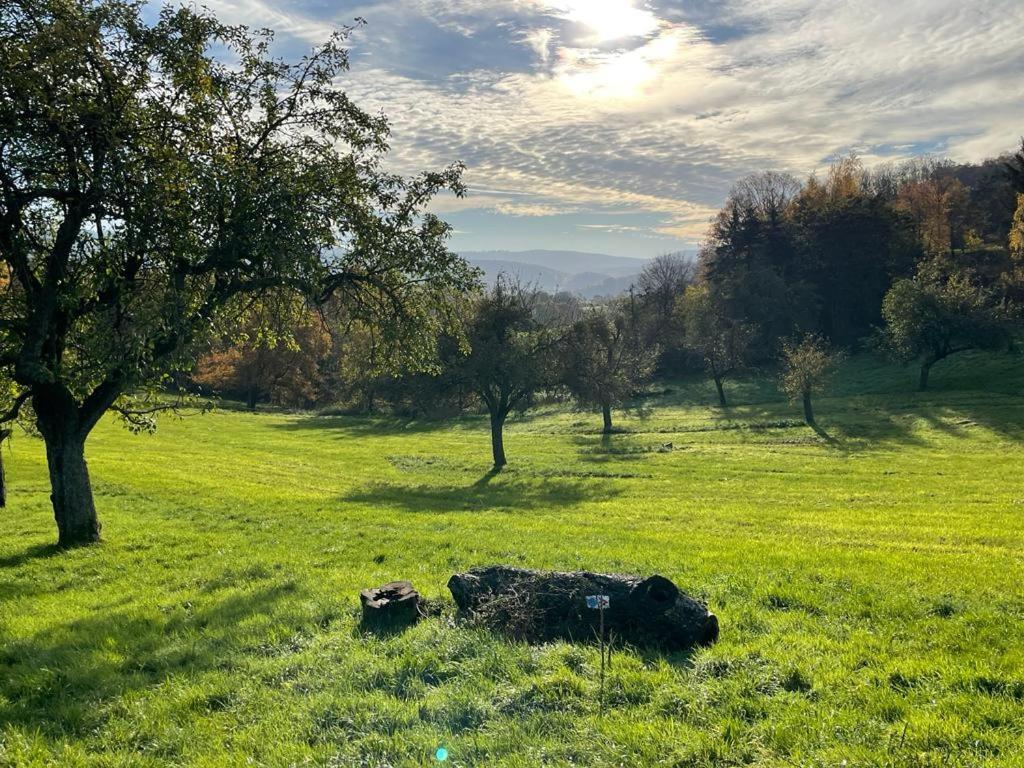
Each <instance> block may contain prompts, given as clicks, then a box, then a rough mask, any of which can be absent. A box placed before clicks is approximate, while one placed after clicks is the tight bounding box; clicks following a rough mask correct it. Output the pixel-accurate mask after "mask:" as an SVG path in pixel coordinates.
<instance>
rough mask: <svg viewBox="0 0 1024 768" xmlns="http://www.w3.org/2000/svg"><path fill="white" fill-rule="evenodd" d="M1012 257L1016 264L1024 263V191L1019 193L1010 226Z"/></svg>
mask: <svg viewBox="0 0 1024 768" xmlns="http://www.w3.org/2000/svg"><path fill="white" fill-rule="evenodd" d="M1010 258H1011V259H1012V261H1013V263H1014V264H1016V265H1024V192H1021V193H1020V194H1019V195H1017V211H1016V213H1014V214H1013V224H1011V226H1010Z"/></svg>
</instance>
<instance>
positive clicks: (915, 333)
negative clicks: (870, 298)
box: [882, 261, 1009, 392]
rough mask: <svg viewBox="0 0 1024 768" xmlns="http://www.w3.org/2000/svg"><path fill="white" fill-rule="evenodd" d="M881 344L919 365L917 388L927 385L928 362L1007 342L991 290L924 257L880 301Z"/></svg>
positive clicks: (1006, 332)
mask: <svg viewBox="0 0 1024 768" xmlns="http://www.w3.org/2000/svg"><path fill="white" fill-rule="evenodd" d="M882 316H883V317H884V318H885V327H884V329H883V332H882V345H883V347H884V348H885V349H887V350H888V351H889V352H890V353H891V354H892V355H893V356H894V357H896V358H897V359H900V360H903V361H910V360H916V361H917V362H918V364H919V365H920V373H919V377H918V389H919V390H920V391H922V392H923V391H925V390H926V389H928V382H929V377H930V374H931V370H932V366H934V365H935V364H936V363H938V362H940V361H941V360H945V359H946V358H947V357H950V356H951V355H955V354H958V353H960V352H966V351H968V350H971V349H994V348H997V347H999V346H1002V345H1005V344H1006V343H1007V342H1008V341H1009V334H1008V330H1007V327H1006V324H1005V322H1004V319H1003V318H1002V317H1001V316H1000V312H999V307H998V305H997V302H996V296H995V295H994V294H993V292H992V291H991V290H989V289H987V288H985V287H984V286H982V285H980V284H979V283H978V282H977V281H976V280H973V279H972V277H971V275H970V274H968V273H966V272H963V271H954V272H947V271H946V270H945V269H944V268H943V266H942V265H941V264H939V263H936V262H932V261H928V262H923V263H922V264H921V265H920V267H919V268H918V274H917V275H916V276H915V277H914V278H913V279H903V280H897V281H896V282H895V283H894V284H893V286H892V288H891V289H890V290H889V292H888V293H887V294H886V296H885V300H884V301H883V302H882Z"/></svg>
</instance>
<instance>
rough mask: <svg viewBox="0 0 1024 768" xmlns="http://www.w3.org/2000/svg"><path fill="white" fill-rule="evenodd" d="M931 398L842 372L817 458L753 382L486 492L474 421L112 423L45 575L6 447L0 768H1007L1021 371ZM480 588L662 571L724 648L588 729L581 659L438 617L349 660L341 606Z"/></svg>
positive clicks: (634, 686)
mask: <svg viewBox="0 0 1024 768" xmlns="http://www.w3.org/2000/svg"><path fill="white" fill-rule="evenodd" d="M936 384H937V386H942V387H946V388H945V389H944V390H943V391H942V393H941V395H939V394H924V395H919V394H916V393H913V392H909V393H908V392H907V385H908V375H907V372H906V371H905V370H904V369H902V368H899V367H896V366H888V365H884V364H882V363H880V362H879V361H877V360H874V359H870V358H866V357H863V356H858V357H856V358H852V359H850V360H849V361H847V362H846V363H844V364H843V365H842V366H841V368H840V373H839V375H838V376H837V378H836V384H835V389H836V390H837V391H842V393H843V394H842V397H828V398H823V399H822V400H821V405H822V406H823V420H825V421H826V426H827V427H828V430H829V432H830V434H831V435H833V437H834V438H835V442H834V443H827V442H824V441H822V440H821V439H820V438H819V437H818V436H817V435H815V434H814V432H812V431H811V430H809V429H808V428H806V427H805V426H803V425H802V424H801V423H799V422H798V421H794V420H793V418H792V409H791V407H790V406H788V405H787V404H786V402H785V399H784V398H782V397H780V395H779V393H778V392H776V391H775V390H774V386H773V382H772V380H771V379H760V380H748V379H745V378H736V379H734V380H733V381H732V382H731V383H730V396H731V398H732V400H733V408H732V409H731V410H730V411H728V412H723V411H711V410H709V409H708V408H707V407H706V406H705V402H706V399H707V396H708V394H709V393H710V389H709V386H708V382H707V380H706V378H705V377H701V378H700V379H698V380H694V381H683V382H670V383H665V384H663V385H659V388H660V387H662V386H663V387H664V388H666V389H672V390H673V394H671V395H664V396H663V397H662V398H660V399H658V400H656V401H655V402H654V405H655V409H654V411H653V413H649V414H646V415H644V416H643V417H640V416H637V415H634V414H626V415H624V416H623V418H622V419H621V421H620V423H619V428H620V431H619V432H618V433H617V434H615V435H613V436H612V438H611V440H610V442H608V441H603V440H602V439H601V437H600V436H599V435H595V434H594V429H593V424H592V423H591V420H590V419H586V418H582V417H581V416H580V414H578V413H576V412H574V410H573V409H571V408H567V407H566V408H563V407H557V408H556V407H547V408H544V409H537V410H535V411H532V412H531V413H530V414H529V417H528V418H524V419H513V420H512V421H510V423H509V426H508V438H507V439H508V443H509V448H510V451H511V452H513V453H515V454H516V456H517V461H516V462H515V465H514V466H513V467H512V468H510V469H509V470H508V471H507V472H504V473H502V474H501V475H498V476H496V477H489V475H488V470H489V466H490V463H489V462H488V461H487V460H486V458H485V456H484V455H483V454H484V453H485V451H486V445H487V442H488V429H487V424H486V420H485V419H484V420H481V419H470V418H467V419H463V420H460V421H459V422H457V423H454V424H451V425H437V424H431V423H424V422H418V421H411V422H410V421H396V420H386V419H367V418H328V419H324V418H314V417H302V416H294V415H285V414H267V415H250V414H246V413H232V412H227V411H218V412H214V413H211V414H207V415H205V416H201V417H196V418H190V419H184V420H180V421H170V422H167V423H164V424H162V425H161V429H160V431H159V432H158V433H157V434H155V435H150V436H145V437H141V438H133V437H130V436H128V435H126V434H124V432H123V431H122V430H121V429H120V428H119V427H118V426H117V425H116V424H115V423H114V422H113V420H112V419H104V420H103V422H102V423H101V424H100V425H99V426H98V428H97V429H96V430H95V432H94V434H93V436H92V437H91V439H90V440H91V442H90V445H91V449H92V453H91V462H90V469H91V470H92V472H93V476H94V479H95V483H96V489H97V494H98V496H99V498H100V499H101V500H102V504H103V506H104V508H105V509H106V510H107V514H106V515H105V520H106V526H107V529H108V531H109V537H108V541H107V542H106V543H104V544H103V545H102V546H100V547H94V548H88V549H76V550H72V551H70V552H66V553H59V554H58V553H54V551H53V549H52V548H51V547H50V546H49V545H48V544H49V541H50V539H51V533H50V527H51V526H52V513H51V511H50V509H49V500H48V494H49V489H48V488H47V482H46V476H47V475H46V467H45V458H44V456H43V451H42V446H41V444H40V443H39V442H37V441H33V440H27V439H20V440H17V441H16V442H15V443H14V445H13V451H7V450H6V449H5V458H6V459H8V465H9V469H10V470H11V472H10V475H11V478H12V484H11V486H12V487H11V495H12V502H13V503H14V504H15V505H16V507H17V509H18V512H17V514H16V515H11V514H6V515H5V516H4V517H5V525H4V526H3V527H2V528H0V568H2V573H3V576H2V578H0V641H2V642H0V670H2V674H0V764H3V765H11V766H61V767H62V768H63V767H64V766H71V767H72V768H86V767H88V768H94V767H95V768H99V767H100V766H129V765H130V766H148V767H151V768H165V767H166V768H170V767H171V766H174V767H175V768H178V767H179V766H189V767H192V766H194V767H195V768H212V767H213V766H223V765H229V766H233V765H239V766H241V765H246V764H247V763H250V762H251V764H253V765H261V766H266V767H267V768H286V767H287V766H292V765H303V764H306V765H311V766H325V767H326V766H360V765H362V766H367V767H368V768H369V767H371V766H372V768H383V766H388V765H390V766H396V768H397V767H399V766H400V767H401V768H406V766H408V767H409V768H413V767H414V766H423V765H428V764H430V755H431V754H432V753H433V752H434V750H436V749H437V747H438V746H439V745H444V746H445V747H446V748H447V749H449V751H450V753H451V758H450V760H449V762H450V763H452V764H453V765H473V766H496V767H497V768H525V766H531V765H535V766H540V765H552V766H555V765H557V766H562V765H575V766H580V767H581V768H584V767H585V768H613V767H616V766H651V767H652V768H678V767H680V766H688V767H691V768H718V767H719V766H722V765H749V766H758V767H759V768H781V766H791V765H793V764H796V765H799V766H820V767H821V768H824V767H825V766H829V767H830V768H839V766H841V765H842V761H843V760H846V761H847V766H848V768H853V766H857V767H858V768H868V767H869V766H870V767H871V768H873V767H874V766H890V767H891V768H925V767H926V766H932V767H935V766H944V767H945V768H1017V766H1019V765H1021V764H1024V751H1022V750H1024V745H1022V742H1021V739H1020V723H1021V722H1022V721H1024V688H1022V685H1024V677H1022V671H1021V670H1024V603H1022V601H1021V598H1020V574H1021V563H1020V552H1021V551H1024V522H1022V519H1021V515H1020V509H1021V490H1020V483H1019V482H1018V481H1017V479H1016V478H1017V477H1018V475H1019V467H1020V466H1021V462H1022V461H1024V406H1022V400H1021V397H1020V392H1021V391H1022V389H1024V367H1022V363H1021V358H1020V357H1019V356H1010V355H1006V354H999V355H994V354H984V353H977V352H969V353H964V355H963V356H961V357H957V358H951V359H950V360H948V361H945V362H943V363H940V364H939V365H938V367H937V370H936ZM953 386H956V387H957V388H960V389H961V390H962V391H955V390H953V389H950V387H953ZM691 388H693V389H691ZM826 413H827V417H825V416H824V414H826ZM665 442H672V443H673V444H674V445H675V448H676V450H675V451H673V452H670V453H660V452H658V447H659V446H661V445H662V444H663V443H665ZM168 457H174V460H173V461H168ZM484 478H489V479H487V481H486V482H480V481H481V479H484ZM492 562H509V563H513V564H518V565H527V566H536V567H546V568H557V569H562V570H567V569H576V568H587V569H592V570H602V571H605V570H606V571H619V572H622V571H640V572H644V573H653V572H658V573H663V574H664V575H666V576H668V577H670V578H672V579H673V580H675V581H676V582H677V583H678V584H680V586H681V587H683V588H684V589H685V590H687V591H689V592H691V593H693V594H697V595H699V596H701V597H702V598H703V599H706V600H707V601H708V602H709V603H710V605H711V607H712V609H713V610H714V611H715V612H716V613H717V615H718V616H719V618H720V620H721V624H722V636H721V640H720V641H719V643H718V644H716V645H715V646H712V647H710V648H705V649H700V650H698V651H696V652H695V653H693V654H692V655H688V654H679V655H668V656H666V655H662V654H659V653H657V652H651V651H648V652H642V651H637V650H634V649H630V648H617V649H616V651H615V655H614V659H613V665H612V669H611V670H610V672H609V675H608V680H607V688H606V693H607V695H608V698H609V701H610V702H611V705H610V706H609V708H608V711H607V713H606V714H605V715H604V716H603V717H602V716H601V715H600V713H599V709H598V703H597V672H598V668H599V658H598V653H597V649H596V648H594V647H593V646H591V645H589V644H588V643H585V642H581V643H579V644H572V645H570V644H566V643H553V644H550V645H543V646H532V647H531V646H527V645H523V644H518V643H510V642H506V641H504V640H503V639H501V638H499V637H497V636H494V635H490V634H486V633H483V632H480V631H476V630H466V629H463V628H461V627H458V626H453V625H452V624H451V623H450V619H451V613H450V607H449V608H447V609H446V612H445V613H444V615H442V616H440V617H437V618H431V619H428V620H426V621H425V622H424V623H423V624H421V625H420V626H417V627H415V628H414V629H412V630H410V631H408V632H406V633H403V634H400V635H394V636H387V637H375V636H372V635H364V634H362V633H361V632H360V631H359V629H358V610H359V609H358V590H359V589H361V588H363V587H367V586H371V585H378V584H381V583H384V582H386V581H389V580H391V579H393V578H400V577H408V578H411V579H412V580H413V582H414V583H415V584H416V586H417V587H418V588H419V589H421V590H422V591H423V592H424V593H425V594H426V595H427V596H428V597H430V598H434V599H440V598H446V596H447V591H446V589H445V582H446V580H447V578H448V576H449V575H450V574H451V573H453V572H454V571H456V570H463V569H465V568H468V567H471V566H473V565H481V564H485V563H492ZM951 574H969V578H968V577H964V578H951Z"/></svg>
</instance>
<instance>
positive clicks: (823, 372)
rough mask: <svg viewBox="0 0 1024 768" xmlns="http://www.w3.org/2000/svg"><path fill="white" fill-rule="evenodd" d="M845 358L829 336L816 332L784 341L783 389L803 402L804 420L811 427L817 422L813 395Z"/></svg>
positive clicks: (792, 397)
mask: <svg viewBox="0 0 1024 768" xmlns="http://www.w3.org/2000/svg"><path fill="white" fill-rule="evenodd" d="M842 357H843V356H842V353H840V352H836V351H834V350H833V349H832V347H831V345H830V344H829V342H828V340H827V339H826V338H825V337H823V336H819V335H817V334H813V333H809V334H807V335H805V336H804V337H803V338H802V339H800V340H797V341H792V340H791V341H785V342H783V344H782V380H781V386H782V391H783V392H785V393H786V394H787V395H788V396H789V399H790V400H791V401H792V402H797V401H799V402H801V403H802V404H803V408H804V421H805V422H807V425H808V426H811V427H814V426H816V425H817V422H816V421H815V420H814V406H813V404H812V402H811V397H812V395H814V394H816V393H818V392H821V391H822V390H823V389H824V388H825V386H826V385H827V384H828V380H829V376H830V375H831V373H832V371H833V369H834V368H835V367H836V365H838V363H839V362H840V361H841V360H842Z"/></svg>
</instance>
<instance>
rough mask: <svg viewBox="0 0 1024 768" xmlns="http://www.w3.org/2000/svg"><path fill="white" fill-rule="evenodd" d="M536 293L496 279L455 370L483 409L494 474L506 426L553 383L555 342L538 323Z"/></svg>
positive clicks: (476, 315)
mask: <svg viewBox="0 0 1024 768" xmlns="http://www.w3.org/2000/svg"><path fill="white" fill-rule="evenodd" d="M537 302H538V293H537V292H536V291H533V290H530V289H528V288H525V287H524V286H522V285H520V284H519V283H516V282H514V281H510V280H509V279H507V278H506V277H505V276H503V275H502V276H499V278H498V280H497V281H496V282H495V284H494V287H493V288H491V290H490V291H489V292H488V293H486V294H485V295H483V296H481V297H480V298H479V300H478V301H477V303H476V307H475V310H474V312H473V315H472V317H471V318H470V320H469V323H468V328H467V331H466V338H467V341H468V344H469V349H470V352H469V354H468V355H467V356H465V357H464V358H463V359H462V361H461V364H460V369H461V378H462V379H463V380H464V381H466V382H467V384H468V385H469V386H470V387H472V388H473V389H474V390H475V391H476V393H477V394H478V395H479V396H480V399H481V400H483V402H484V404H485V405H486V406H487V412H488V415H489V416H490V422H491V453H492V456H493V458H494V469H495V470H500V469H501V468H502V467H504V466H505V465H506V464H507V463H508V461H507V459H506V457H505V441H504V430H505V421H506V419H508V416H509V414H510V413H512V411H514V410H518V411H522V410H526V409H527V408H529V407H530V405H531V404H532V402H533V398H534V395H535V394H536V392H537V391H538V390H539V389H541V388H542V387H544V386H546V385H548V384H551V383H553V382H554V379H555V376H554V373H555V372H554V365H553V363H554V356H553V351H554V348H555V343H556V339H555V336H554V333H553V332H552V329H551V328H550V327H545V326H544V325H543V324H542V323H541V322H540V321H539V320H538V317H537V312H536V309H537V306H536V305H537Z"/></svg>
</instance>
